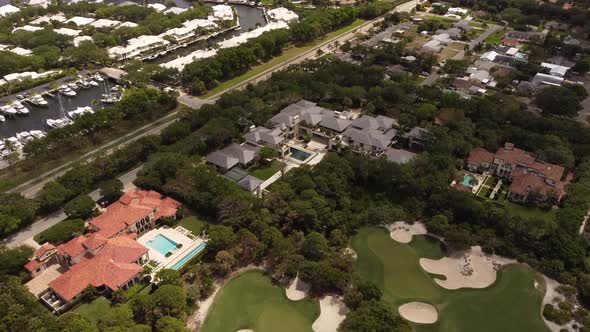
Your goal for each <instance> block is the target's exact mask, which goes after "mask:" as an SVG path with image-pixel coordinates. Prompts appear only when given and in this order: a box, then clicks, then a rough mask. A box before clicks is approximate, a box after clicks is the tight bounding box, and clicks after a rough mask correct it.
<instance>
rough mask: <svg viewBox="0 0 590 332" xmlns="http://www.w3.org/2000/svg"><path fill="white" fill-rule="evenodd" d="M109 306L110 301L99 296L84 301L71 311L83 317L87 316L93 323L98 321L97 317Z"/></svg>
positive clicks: (104, 312) (102, 314) (103, 313)
mask: <svg viewBox="0 0 590 332" xmlns="http://www.w3.org/2000/svg"><path fill="white" fill-rule="evenodd" d="M110 307H111V302H109V300H107V299H105V298H104V297H102V296H101V297H99V298H97V299H96V300H94V301H92V302H90V303H84V304H82V305H80V306H79V307H77V308H76V309H74V310H73V311H74V312H75V313H77V314H79V315H81V316H83V317H86V318H88V320H89V321H90V322H92V323H93V324H94V325H96V323H97V322H98V319H99V318H100V317H102V316H104V315H105V314H106V312H107V311H108V310H109V308H110Z"/></svg>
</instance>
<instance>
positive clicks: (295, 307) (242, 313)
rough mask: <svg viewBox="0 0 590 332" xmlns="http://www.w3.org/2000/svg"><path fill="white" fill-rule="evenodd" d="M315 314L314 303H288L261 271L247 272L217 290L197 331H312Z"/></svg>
mask: <svg viewBox="0 0 590 332" xmlns="http://www.w3.org/2000/svg"><path fill="white" fill-rule="evenodd" d="M319 313H320V308H319V304H318V302H317V301H315V300H310V299H303V300H300V301H291V300H289V299H288V298H287V296H286V294H285V288H283V287H280V286H276V285H273V284H272V283H271V280H270V278H268V277H266V276H265V275H264V274H263V273H262V272H261V271H248V272H244V273H242V274H240V275H238V276H236V277H234V278H233V279H230V280H229V281H227V283H226V285H225V286H224V287H223V288H222V289H221V290H220V291H219V293H218V294H217V296H216V297H215V300H214V302H213V305H212V306H211V308H210V309H209V314H208V315H207V317H206V319H205V321H204V322H203V326H202V327H201V331H203V332H217V331H219V332H227V331H238V330H240V329H251V330H254V331H256V332H265V331H267V332H275V331H284V332H289V331H294V332H295V331H298V332H299V331H312V329H311V325H312V324H313V322H314V321H315V320H316V318H317V317H318V316H319Z"/></svg>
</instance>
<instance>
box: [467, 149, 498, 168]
mask: <svg viewBox="0 0 590 332" xmlns="http://www.w3.org/2000/svg"><path fill="white" fill-rule="evenodd" d="M493 161H494V154H493V153H491V152H489V151H488V150H486V149H484V148H475V149H473V150H471V152H469V157H468V158H467V163H468V164H471V165H481V163H484V162H485V163H488V164H491V163H492V162H493Z"/></svg>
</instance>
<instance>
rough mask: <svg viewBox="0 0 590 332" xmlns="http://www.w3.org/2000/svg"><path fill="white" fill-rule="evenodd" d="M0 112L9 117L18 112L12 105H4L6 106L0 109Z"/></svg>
mask: <svg viewBox="0 0 590 332" xmlns="http://www.w3.org/2000/svg"><path fill="white" fill-rule="evenodd" d="M0 112H2V113H4V114H5V115H8V116H12V115H15V114H16V113H17V112H16V110H15V109H14V108H12V107H11V106H10V105H4V106H2V107H0Z"/></svg>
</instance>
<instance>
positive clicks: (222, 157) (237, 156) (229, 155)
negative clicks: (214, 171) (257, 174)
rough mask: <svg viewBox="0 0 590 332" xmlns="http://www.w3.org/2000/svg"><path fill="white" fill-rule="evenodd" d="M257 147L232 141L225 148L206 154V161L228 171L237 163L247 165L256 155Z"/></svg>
mask: <svg viewBox="0 0 590 332" xmlns="http://www.w3.org/2000/svg"><path fill="white" fill-rule="evenodd" d="M258 149H259V148H258V147H255V146H251V145H249V144H243V145H239V144H236V143H232V144H230V145H228V146H226V147H225V148H223V149H221V150H218V151H214V152H212V153H210V154H209V155H207V162H208V163H210V164H213V165H215V166H217V167H218V168H220V169H222V170H225V171H228V170H230V169H231V168H232V167H234V166H236V165H237V164H238V163H239V164H241V165H242V166H244V167H247V166H248V165H249V164H250V163H251V162H252V161H254V159H256V156H257V155H258Z"/></svg>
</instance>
